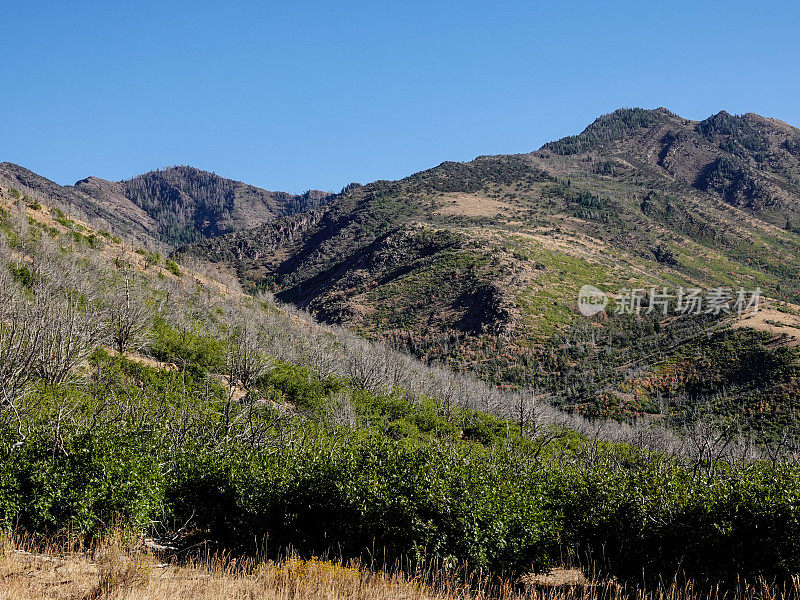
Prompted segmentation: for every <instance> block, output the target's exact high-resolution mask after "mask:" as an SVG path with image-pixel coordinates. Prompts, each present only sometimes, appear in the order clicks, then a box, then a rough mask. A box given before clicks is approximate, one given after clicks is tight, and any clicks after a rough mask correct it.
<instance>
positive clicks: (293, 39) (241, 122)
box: [0, 0, 800, 192]
mask: <svg viewBox="0 0 800 600" xmlns="http://www.w3.org/2000/svg"><path fill="white" fill-rule="evenodd" d="M0 22H2V23H3V33H2V35H1V36H0V74H1V75H2V78H0V81H1V82H2V90H0V123H2V129H0V150H2V152H0V161H3V160H8V161H12V162H16V163H19V164H22V165H23V166H26V167H28V168H30V169H32V170H34V171H36V172H38V173H40V174H42V175H45V176H46V177H49V178H51V179H53V180H55V181H57V182H59V183H62V184H64V183H73V182H74V181H76V180H77V179H80V178H83V177H86V176H89V175H97V176H99V177H104V178H107V179H122V178H127V177H130V176H133V175H135V174H137V173H141V172H144V171H148V170H150V169H154V168H158V167H163V166H166V165H171V164H191V165H194V166H197V167H199V168H203V169H207V170H212V171H215V172H216V173H218V174H220V175H224V176H226V177H231V178H234V179H241V180H244V181H247V182H248V183H252V184H254V185H259V186H261V187H265V188H268V189H273V190H276V189H280V190H287V191H290V192H298V191H302V190H305V189H308V188H321V189H326V190H339V189H340V188H341V187H342V186H343V185H345V184H347V183H349V182H351V181H359V182H368V181H372V180H374V179H396V178H400V177H403V176H405V175H408V174H410V173H412V172H415V171H419V170H421V169H425V168H428V167H430V166H433V165H436V164H438V163H440V162H442V161H444V160H470V159H472V158H474V157H475V156H477V155H480V154H501V153H514V152H527V151H530V150H533V149H535V148H538V147H539V146H540V145H541V144H543V143H544V142H546V141H549V140H551V139H555V138H559V137H562V136H564V135H567V134H571V133H577V132H578V131H580V130H581V129H583V127H585V126H586V125H587V124H588V123H590V122H591V121H592V120H593V119H594V118H595V117H597V116H598V115H600V114H602V113H605V112H609V111H611V110H614V109H615V108H618V107H620V106H643V107H646V108H654V107H658V106H666V107H667V108H669V109H670V110H672V111H674V112H677V113H679V114H681V115H683V116H686V117H689V118H693V119H702V118H705V117H706V116H708V115H710V114H712V113H715V112H717V111H719V110H721V109H726V110H728V111H729V112H732V113H744V112H757V113H760V114H763V115H765V116H772V117H776V118H779V119H783V120H785V121H787V122H789V123H791V124H794V125H800V35H798V32H800V7H798V4H797V3H796V2H766V3H755V2H753V3H750V2H740V1H737V0H730V1H728V2H687V3H681V2H658V3H656V2H602V1H597V0H595V1H592V2H569V1H566V2H559V1H555V0H550V1H548V2H532V1H528V2H524V1H520V2H481V3H473V2H467V1H461V2H435V1H433V2H419V1H416V0H410V1H409V0H406V1H396V2H381V1H379V0H373V1H371V2H348V1H347V0H340V1H338V2H324V3H322V2H305V3H302V2H255V1H247V2H237V1H236V0H232V1H230V2H219V1H217V2H208V1H205V0H194V1H193V2H171V1H168V0H162V1H159V2H152V1H138V2H116V1H104V2H83V1H80V0H76V1H74V2H65V1H63V0H59V1H58V2H46V1H43V2H36V1H30V2H19V1H13V0H8V1H6V2H3V3H2V4H0Z"/></svg>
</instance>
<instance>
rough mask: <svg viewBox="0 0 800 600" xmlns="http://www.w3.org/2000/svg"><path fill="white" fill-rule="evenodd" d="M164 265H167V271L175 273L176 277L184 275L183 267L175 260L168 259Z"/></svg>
mask: <svg viewBox="0 0 800 600" xmlns="http://www.w3.org/2000/svg"><path fill="white" fill-rule="evenodd" d="M164 266H165V267H166V269H167V271H169V272H170V273H172V274H173V275H175V277H183V272H182V271H181V268H180V267H179V266H178V263H176V262H175V261H173V260H170V259H167V262H166V263H164Z"/></svg>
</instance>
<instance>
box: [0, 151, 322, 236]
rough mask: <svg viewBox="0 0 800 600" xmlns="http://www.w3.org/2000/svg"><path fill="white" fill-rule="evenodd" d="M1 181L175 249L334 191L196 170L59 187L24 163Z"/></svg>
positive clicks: (10, 167) (0, 167)
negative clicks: (289, 189) (277, 188)
mask: <svg viewBox="0 0 800 600" xmlns="http://www.w3.org/2000/svg"><path fill="white" fill-rule="evenodd" d="M0 185H3V186H5V187H7V188H9V189H11V188H13V189H15V190H17V191H18V192H19V193H20V194H22V195H27V196H28V197H30V198H31V199H34V200H38V201H40V202H43V203H46V204H49V205H51V206H54V207H56V208H59V209H60V210H61V211H63V212H66V213H67V214H73V215H77V216H81V217H84V218H86V219H87V220H90V221H92V222H97V223H103V224H104V226H105V227H106V228H107V229H109V230H110V231H113V232H115V233H119V234H125V235H126V236H129V237H132V238H134V239H137V240H139V241H142V242H145V243H154V242H155V243H157V244H161V245H167V246H176V245H180V244H185V243H189V242H196V241H199V240H203V239H206V238H210V237H214V236H218V235H221V234H224V233H230V232H232V231H237V230H240V229H244V228H249V227H253V226H256V225H260V224H262V223H265V222H268V221H271V220H273V219H275V218H277V217H280V216H284V215H289V214H292V213H295V212H300V211H303V210H306V209H308V208H313V207H315V206H319V205H321V204H324V202H325V201H326V199H327V198H328V197H329V195H330V194H327V193H325V192H320V191H316V190H311V191H308V192H306V193H304V194H302V195H293V194H288V193H285V192H270V191H267V190H262V189H260V188H257V187H254V186H251V185H247V184H244V183H241V182H239V181H233V180H231V179H225V178H223V177H220V176H218V175H216V174H214V173H209V172H207V171H201V170H199V169H195V168H193V167H170V168H167V169H163V170H158V171H151V172H149V173H145V174H143V175H139V176H137V177H134V178H132V179H129V180H127V181H120V182H112V181H106V180H104V179H100V178H98V177H88V178H86V179H82V180H81V181H78V182H77V183H76V184H75V185H74V186H60V185H58V184H56V183H54V182H52V181H49V180H48V179H45V178H44V177H41V176H39V175H37V174H35V173H33V172H31V171H29V170H27V169H25V168H23V167H20V166H18V165H14V164H12V163H2V164H0Z"/></svg>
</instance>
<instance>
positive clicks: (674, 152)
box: [180, 109, 800, 414]
mask: <svg viewBox="0 0 800 600" xmlns="http://www.w3.org/2000/svg"><path fill="white" fill-rule="evenodd" d="M798 140H800V131H798V130H797V129H795V128H792V127H790V126H788V125H786V124H784V123H781V122H778V121H774V120H770V119H765V118H763V117H759V116H756V115H745V116H742V117H734V116H731V115H729V114H727V113H724V112H722V113H719V114H717V115H714V116H712V117H710V118H709V119H706V120H705V121H702V122H694V121H689V120H686V119H682V118H680V117H678V116H676V115H674V114H672V113H670V112H669V111H666V110H665V109H656V110H643V109H622V110H619V111H616V112H615V113H612V114H610V115H605V116H603V117H601V118H599V119H598V120H597V121H595V122H594V123H593V124H592V125H590V126H589V127H588V128H587V129H586V130H585V131H584V132H582V133H581V134H579V135H577V136H573V137H568V138H564V139H562V140H559V141H557V142H553V143H550V144H547V145H545V146H544V147H543V148H542V149H541V150H539V151H537V152H533V153H530V154H523V155H514V156H492V157H479V158H477V159H475V160H474V161H471V162H469V163H443V164H441V165H439V166H438V167H435V168H433V169H430V170H428V171H424V172H421V173H418V174H415V175H413V176H411V177H408V178H406V179H403V180H400V181H396V182H385V181H378V182H375V183H371V184H369V185H366V186H349V187H348V188H346V189H345V190H343V192H342V193H341V194H339V195H338V196H337V197H335V198H334V199H333V200H332V201H331V202H330V204H328V205H327V206H325V207H321V208H318V209H315V210H312V211H308V212H304V213H301V214H298V215H294V216H290V217H287V218H283V219H278V220H276V221H274V222H270V223H266V224H264V225H262V226H260V227H257V228H254V229H252V230H249V231H238V232H234V233H232V234H229V235H226V236H221V237H217V238H215V239H212V240H207V241H204V242H202V243H199V244H196V245H193V246H189V247H186V248H183V249H181V251H180V254H191V255H194V256H198V257H201V258H203V259H207V260H211V261H214V262H217V263H218V264H221V265H228V266H231V267H233V268H234V269H235V270H236V272H237V274H238V275H239V277H240V279H241V280H242V281H243V282H244V283H246V284H250V285H253V286H256V287H262V288H267V289H270V290H272V291H274V292H275V293H277V295H278V297H279V298H280V299H282V300H284V301H288V302H292V303H295V304H297V305H298V306H301V307H303V308H307V309H309V310H310V311H311V312H312V313H313V314H315V315H316V316H317V317H318V318H321V319H322V320H324V321H327V322H332V323H342V324H346V325H348V326H350V327H353V328H355V329H357V330H359V331H361V332H363V333H366V334H367V335H373V336H380V337H384V338H389V339H392V340H394V341H395V342H396V343H398V344H400V345H402V346H403V347H405V348H407V349H409V350H411V351H412V352H414V353H416V354H417V355H418V356H420V357H422V358H424V359H427V360H435V361H445V362H447V363H449V364H450V365H451V366H453V367H455V368H457V369H464V368H474V369H477V370H478V371H479V372H481V373H482V374H483V375H484V376H485V377H487V378H489V379H492V380H494V381H496V382H497V383H501V384H512V385H520V384H523V385H531V384H533V385H542V386H545V387H548V388H549V389H551V390H553V391H554V392H557V393H558V394H559V395H561V396H563V397H565V398H568V400H565V401H567V402H569V403H571V404H586V403H587V402H588V404H589V405H591V406H590V407H586V408H587V410H592V411H594V410H601V408H598V407H602V406H604V405H605V404H610V405H611V411H612V412H620V411H622V414H625V413H626V412H629V411H630V412H633V413H639V412H658V408H657V405H658V403H659V402H660V400H659V396H660V395H661V394H662V392H663V390H662V389H660V388H659V389H658V390H657V391H652V390H651V391H648V392H646V393H639V392H636V393H632V392H631V391H630V390H631V389H632V388H636V387H637V385H638V379H637V377H638V376H637V377H633V376H628V375H625V374H624V373H621V371H620V370H624V368H625V365H630V364H634V363H635V364H639V365H640V367H641V368H642V369H643V370H644V371H645V372H646V373H649V374H650V375H655V374H657V372H659V369H661V368H662V367H661V366H659V364H661V363H663V361H664V360H666V361H667V362H668V361H670V360H672V361H677V362H679V363H681V364H683V363H684V362H687V361H688V362H691V361H692V360H694V359H695V358H696V357H697V356H696V355H695V354H692V352H689V353H688V355H687V356H677V355H676V352H677V350H676V348H678V347H681V348H684V349H685V347H687V346H688V347H690V348H693V349H697V351H698V352H700V353H701V354H702V353H703V352H705V350H703V349H701V348H699V347H698V348H695V346H696V345H697V344H695V343H693V342H691V340H692V339H694V336H696V335H697V334H698V332H706V333H707V334H708V335H711V332H712V331H714V329H713V328H716V327H718V325H719V324H718V323H717V321H718V319H712V318H710V317H707V316H703V315H700V316H699V317H698V318H688V317H687V318H684V319H680V320H678V321H674V320H668V319H661V320H659V319H656V318H655V317H653V316H649V317H647V318H644V319H640V320H639V321H637V323H639V324H638V325H636V324H635V323H634V324H631V323H630V322H629V320H628V319H627V317H626V316H625V315H620V316H616V315H613V314H610V315H609V319H608V321H607V322H605V323H603V324H600V323H594V324H588V330H587V322H586V321H585V320H584V319H583V317H581V316H580V315H578V313H577V311H576V310H575V301H576V298H577V293H578V290H579V288H580V287H581V286H582V285H584V284H593V285H596V286H598V287H600V288H601V289H604V290H605V291H607V292H609V293H612V294H613V293H614V292H616V291H617V290H619V289H620V288H625V287H644V288H647V287H649V286H662V285H668V286H670V289H675V288H677V287H679V286H699V287H704V288H705V287H716V286H727V287H731V288H733V289H734V290H735V289H738V288H739V287H742V288H745V289H748V290H751V289H754V288H756V287H760V288H762V290H764V293H765V294H767V295H769V296H771V297H773V298H778V299H781V300H792V301H794V302H797V301H798V299H800V229H798V228H797V226H798V225H799V224H800V216H799V215H800V212H799V211H800V187H798V186H800V183H798V182H800V158H798V156H800V155H798V151H797V148H798V147H800V146H799V145H798V143H799V142H798ZM785 310H788V311H791V310H793V309H791V307H788V308H786V307H785ZM781 314H783V313H781ZM787 318H788V317H787ZM788 319H789V321H791V322H792V323H793V322H794V321H793V319H794V317H790V318H788ZM723 320H724V319H723ZM656 321H658V322H657V323H656ZM643 323H644V324H643ZM673 325H674V326H673ZM725 326H726V327H727V325H725ZM786 330H792V328H791V327H787V328H785V330H784V331H783V332H782V331H780V330H779V329H773V330H771V332H768V333H766V334H764V335H766V336H768V337H769V336H773V337H774V338H776V339H778V338H780V339H788V337H791V336H788V337H787V336H782V335H781V334H782V333H785V331H786ZM736 331H738V330H736ZM727 335H733V336H734V337H735V338H736V342H735V344H740V343H742V344H744V345H745V346H754V347H756V346H760V344H762V342H763V340H756V339H748V340H745V341H742V340H741V339H739V336H741V335H744V334H740V333H735V334H725V336H727ZM679 342H680V343H679ZM718 343H719V344H721V345H722V346H724V347H726V348H727V346H728V344H729V343H733V342H730V340H728V339H727V338H725V339H724V340H723V339H720V340H718ZM777 343H778V345H783V344H784V342H781V341H780V340H779V341H778V342H777ZM735 344H734V345H735ZM605 345H610V346H612V347H613V348H614V352H613V353H612V354H613V357H610V356H608V354H609V353H605V354H604V355H603V356H602V361H601V364H600V365H598V362H597V361H598V354H599V353H600V350H599V349H598V348H599V347H603V346H605ZM576 347H578V348H580V350H578V351H576V350H575V348H576ZM570 348H572V349H571V350H570ZM647 348H655V349H656V354H657V355H659V356H660V358H658V359H646V360H644V359H643V358H646V357H643V356H642V353H643V352H645V351H646V349H647ZM724 353H725V352H723V354H724ZM586 356H588V357H589V358H591V361H587V360H584V357H586ZM662 359H663V360H662ZM659 361H660V362H659ZM714 368H716V367H714ZM712 370H713V369H712ZM587 373H588V374H587ZM705 376H709V377H711V374H710V373H703V374H702V377H705ZM715 376H716V375H715ZM745 379H746V380H747V381H746V382H743V383H742V386H741V389H740V392H741V393H742V394H750V393H751V392H752V390H753V389H763V388H764V385H763V382H756V381H753V380H752V379H748V378H747V377H745ZM587 380H591V381H592V384H591V385H590V386H588V387H587V384H586V381H587ZM712 388H713V389H705V390H702V395H703V396H704V397H712V396H713V395H714V394H717V393H719V392H720V390H721V389H722V386H719V387H713V386H712ZM745 388H747V390H749V391H747V392H745V391H744V389H745ZM589 389H591V393H588V390H589ZM675 393H676V394H677V395H678V396H680V395H681V394H685V395H686V396H692V397H696V396H697V394H698V393H700V392H699V391H698V390H695V389H692V390H683V391H680V392H675ZM796 393H797V391H796V385H795V384H791V385H790V389H789V390H787V391H786V394H787V395H788V396H787V397H789V398H791V399H792V400H791V401H790V403H792V402H795V401H796ZM587 396H588V397H589V398H591V399H590V400H587ZM603 410H604V409H603Z"/></svg>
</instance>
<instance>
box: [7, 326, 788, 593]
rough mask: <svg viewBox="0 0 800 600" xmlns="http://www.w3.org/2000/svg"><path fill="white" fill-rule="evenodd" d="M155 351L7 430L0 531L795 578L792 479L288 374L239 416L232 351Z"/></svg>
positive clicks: (778, 471) (39, 399)
mask: <svg viewBox="0 0 800 600" xmlns="http://www.w3.org/2000/svg"><path fill="white" fill-rule="evenodd" d="M154 337H155V340H156V341H155V342H154V344H153V352H154V353H157V354H158V355H159V356H161V357H163V358H169V359H171V360H174V361H179V360H180V361H183V366H184V367H185V368H181V369H179V370H163V369H162V370H158V369H154V368H152V367H149V366H146V365H143V364H140V363H137V362H133V361H130V360H126V359H122V358H119V357H110V356H108V355H106V354H105V353H103V352H98V353H96V354H95V356H94V357H93V359H92V360H93V363H94V367H93V372H94V373H95V374H94V376H93V377H92V379H91V380H89V381H87V382H85V383H84V384H83V385H81V386H44V385H42V386H39V387H36V388H35V389H34V390H32V395H31V396H30V397H29V399H28V404H27V410H26V412H25V413H24V414H25V415H27V416H26V417H25V419H26V421H25V423H24V425H25V428H24V430H25V431H26V432H27V435H26V438H25V439H20V437H19V433H18V428H16V427H14V426H13V425H12V424H11V423H7V424H6V425H4V426H3V427H2V428H0V437H2V443H1V444H0V523H1V524H2V526H3V527H4V528H6V529H9V528H14V527H16V528H20V529H24V530H26V531H29V532H34V533H43V534H44V533H52V532H53V531H56V530H60V529H65V528H70V529H73V530H77V531H82V532H84V533H86V534H87V535H102V534H103V532H104V531H106V530H107V529H108V528H109V527H111V526H113V525H119V524H125V525H127V526H129V527H131V528H134V529H137V530H142V529H146V528H147V527H148V524H149V523H150V521H151V520H153V519H156V520H158V521H161V522H162V526H164V524H165V523H185V522H186V523H188V524H189V525H188V531H189V533H190V534H192V535H194V536H201V537H202V538H203V539H210V540H213V541H214V542H216V543H217V544H219V545H221V546H222V547H225V548H228V549H230V550H232V551H236V552H238V551H242V552H244V551H248V550H252V549H255V546H254V544H256V546H258V547H259V548H261V549H263V548H264V545H266V546H267V548H268V550H269V549H272V550H273V551H279V550H282V549H284V548H285V547H287V546H290V545H291V546H292V547H293V548H295V549H296V550H297V551H299V552H300V553H301V554H319V553H323V552H333V553H336V554H342V555H345V556H358V555H362V554H365V555H367V554H371V555H372V556H373V557H383V558H386V559H387V560H393V559H395V558H397V557H399V556H404V557H408V558H411V559H414V560H418V561H424V560H427V559H430V558H434V557H435V558H437V559H441V560H445V561H447V562H449V563H453V564H468V565H469V566H470V567H472V568H485V569H489V570H491V571H492V572H496V573H504V574H520V573H523V572H525V571H527V570H529V569H531V568H534V569H544V568H546V567H547V566H548V565H550V564H552V563H553V562H554V561H556V560H558V559H560V558H562V557H564V556H568V557H570V556H571V557H572V558H574V559H576V560H580V561H584V562H586V563H588V562H590V561H591V562H592V563H593V564H594V565H596V566H597V567H598V568H602V569H605V570H607V571H609V572H611V573H614V574H616V575H618V576H625V577H641V575H642V574H643V573H645V574H646V575H648V576H653V577H657V576H660V575H672V574H674V573H675V572H683V573H686V574H688V575H692V576H695V577H709V578H720V577H723V578H724V577H734V576H737V575H739V576H747V575H754V574H757V573H763V574H767V575H779V576H783V575H789V574H791V573H793V572H797V569H798V568H800V512H798V509H797V506H798V505H800V504H798V502H800V472H799V470H798V467H796V466H794V465H789V464H783V463H775V464H772V463H751V464H747V465H739V466H733V465H730V464H727V463H722V462H717V463H708V462H703V461H698V462H694V463H687V462H683V461H681V460H679V459H678V458H676V457H673V456H668V455H660V454H652V453H648V452H645V451H642V450H639V449H636V448H634V447H632V446H627V445H611V444H607V443H600V442H596V441H593V440H590V439H587V438H584V437H582V436H580V435H578V434H575V433H570V432H567V431H558V430H548V431H547V432H546V436H547V437H546V439H545V438H541V437H535V438H529V437H526V436H525V435H523V434H522V432H521V431H520V429H519V427H517V426H516V425H514V424H513V423H510V422H506V421H504V420H501V419H498V418H497V417H493V416H490V415H488V414H484V413H480V412H478V411H474V410H466V409H461V408H457V407H450V408H448V407H445V406H443V405H441V404H440V403H438V402H437V401H435V400H432V399H420V398H416V399H415V398H411V397H409V396H408V395H407V394H405V393H404V392H402V391H401V390H396V391H394V392H392V393H383V394H375V393H372V392H368V391H367V390H364V389H360V388H354V387H352V386H351V385H349V384H348V383H347V382H346V381H341V380H332V379H329V380H325V379H321V378H319V377H317V376H316V375H315V374H314V373H313V372H311V371H310V370H309V369H307V368H305V367H302V366H297V365H290V364H284V363H278V364H277V365H276V366H275V368H274V369H273V370H272V371H271V372H270V373H269V374H268V375H267V376H265V377H263V378H262V379H261V381H260V382H259V384H258V387H259V392H258V394H256V395H251V396H248V397H247V398H246V399H244V400H243V401H242V402H239V403H234V404H233V406H231V404H230V402H231V400H230V398H229V396H228V394H227V390H226V389H225V388H224V387H223V386H222V385H221V384H220V383H217V382H216V381H215V380H214V379H213V378H209V377H208V376H207V375H206V371H207V370H208V369H212V370H216V369H218V368H219V367H220V364H221V360H222V356H223V350H222V345H221V343H220V342H216V341H214V338H212V337H208V336H203V335H199V334H196V333H184V332H179V331H178V330H176V329H174V328H172V327H169V326H168V325H166V324H165V323H163V322H162V323H157V325H156V335H155V336H154ZM259 397H260V398H262V399H264V400H258V398H259ZM342 397H344V398H346V400H347V402H349V403H350V404H351V406H352V408H353V410H354V411H355V413H356V415H357V419H356V421H355V422H353V423H350V424H347V425H342V423H341V422H340V421H337V420H336V419H335V418H334V417H332V416H331V415H330V412H331V409H332V408H333V407H334V406H335V402H334V399H337V398H338V399H339V400H338V401H341V398H342ZM269 398H283V399H287V400H290V401H292V402H293V403H295V404H296V406H297V407H298V408H302V409H303V410H302V411H301V412H292V413H288V414H287V413H285V412H282V411H281V410H279V409H278V407H276V406H273V405H272V404H271V403H270V401H269V400H268V399H269ZM226 409H230V411H231V413H230V414H229V416H230V417H231V418H230V419H229V420H227V421H226V420H225V419H224V415H225V414H226ZM65 410H66V412H67V413H68V414H69V415H70V418H69V419H63V418H61V419H60V421H59V415H62V416H63V414H65ZM56 422H58V423H59V425H58V428H57V429H56V428H54V426H53V424H54V423H56ZM548 441H549V443H548Z"/></svg>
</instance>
